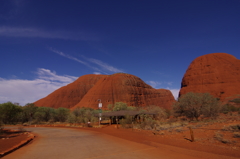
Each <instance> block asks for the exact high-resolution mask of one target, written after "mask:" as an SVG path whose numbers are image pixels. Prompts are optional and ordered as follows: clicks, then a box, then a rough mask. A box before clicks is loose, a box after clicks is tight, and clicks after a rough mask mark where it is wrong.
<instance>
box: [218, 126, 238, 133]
mask: <svg viewBox="0 0 240 159" xmlns="http://www.w3.org/2000/svg"><path fill="white" fill-rule="evenodd" d="M221 130H222V131H231V132H239V131H240V124H235V125H229V126H224V127H223V128H222V129H221Z"/></svg>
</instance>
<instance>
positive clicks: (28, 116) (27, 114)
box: [21, 103, 38, 124]
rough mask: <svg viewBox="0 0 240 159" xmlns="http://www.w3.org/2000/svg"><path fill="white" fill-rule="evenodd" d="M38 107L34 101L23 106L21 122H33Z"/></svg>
mask: <svg viewBox="0 0 240 159" xmlns="http://www.w3.org/2000/svg"><path fill="white" fill-rule="evenodd" d="M37 109H38V107H37V106H35V105H34V104H33V103H28V104H26V105H25V106H24V107H22V110H23V111H22V113H21V122H22V123H25V122H30V124H31V122H32V121H33V119H34V114H35V113H36V111H37Z"/></svg>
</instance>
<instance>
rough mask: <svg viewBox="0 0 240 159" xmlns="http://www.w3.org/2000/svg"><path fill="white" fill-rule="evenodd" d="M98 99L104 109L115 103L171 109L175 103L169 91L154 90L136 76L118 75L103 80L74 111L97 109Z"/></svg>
mask: <svg viewBox="0 0 240 159" xmlns="http://www.w3.org/2000/svg"><path fill="white" fill-rule="evenodd" d="M98 99H101V102H102V104H103V108H102V109H107V106H108V105H109V104H114V103H115V102H124V103H127V105H128V106H135V107H144V106H149V105H156V106H160V107H163V108H166V109H171V105H172V102H173V101H175V99H174V97H173V95H172V93H171V92H170V91H169V90H165V89H154V88H152V87H151V86H149V85H147V84H146V83H145V82H143V81H142V80H141V79H140V78H138V77H136V76H133V75H130V74H125V73H117V74H113V75H109V76H105V77H103V78H101V79H100V80H99V81H98V82H97V83H96V85H95V86H94V87H93V88H92V89H90V90H89V91H88V93H87V94H86V95H85V96H84V97H83V99H82V100H81V101H80V102H79V103H78V104H77V105H75V106H74V107H73V109H74V108H76V107H90V108H94V109H97V108H98V103H99V101H98Z"/></svg>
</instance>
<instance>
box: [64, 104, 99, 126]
mask: <svg viewBox="0 0 240 159" xmlns="http://www.w3.org/2000/svg"><path fill="white" fill-rule="evenodd" d="M97 113H99V112H97V110H94V109H92V108H85V107H82V108H76V109H74V110H73V111H72V113H71V115H70V116H69V117H68V121H69V122H70V123H87V122H88V121H90V122H96V121H97V118H96V117H95V116H94V114H97Z"/></svg>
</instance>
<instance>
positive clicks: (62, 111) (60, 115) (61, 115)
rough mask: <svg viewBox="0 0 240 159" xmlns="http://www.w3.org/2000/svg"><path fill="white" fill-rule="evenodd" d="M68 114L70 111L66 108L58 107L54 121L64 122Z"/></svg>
mask: <svg viewBox="0 0 240 159" xmlns="http://www.w3.org/2000/svg"><path fill="white" fill-rule="evenodd" d="M69 113H70V110H69V109H67V108H62V107H60V108H58V109H56V114H55V121H59V122H65V121H66V120H67V118H68V115H69Z"/></svg>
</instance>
